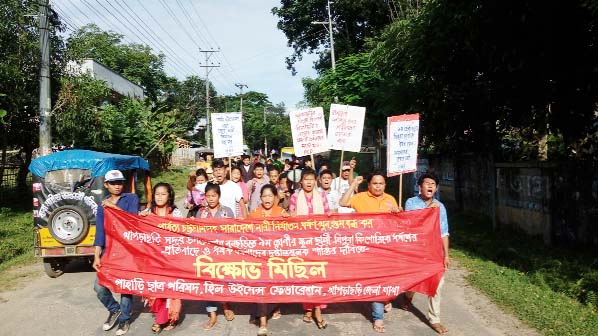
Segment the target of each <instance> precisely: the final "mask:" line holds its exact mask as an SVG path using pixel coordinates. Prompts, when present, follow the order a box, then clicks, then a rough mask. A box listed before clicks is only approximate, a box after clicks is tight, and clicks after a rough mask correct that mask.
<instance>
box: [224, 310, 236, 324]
mask: <svg viewBox="0 0 598 336" xmlns="http://www.w3.org/2000/svg"><path fill="white" fill-rule="evenodd" d="M224 318H225V319H226V320H227V321H229V322H230V321H232V320H234V319H235V312H234V311H232V310H230V309H225V310H224Z"/></svg>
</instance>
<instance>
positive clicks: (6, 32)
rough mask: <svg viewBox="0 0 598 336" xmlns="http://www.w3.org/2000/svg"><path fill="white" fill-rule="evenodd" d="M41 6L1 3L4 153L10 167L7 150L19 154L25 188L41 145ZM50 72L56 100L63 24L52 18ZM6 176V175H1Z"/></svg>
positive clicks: (0, 138) (11, 0)
mask: <svg viewBox="0 0 598 336" xmlns="http://www.w3.org/2000/svg"><path fill="white" fill-rule="evenodd" d="M38 10H39V3H38V2H36V1H28V0H22V1H21V0H19V1H17V0H6V1H2V2H1V3H0V45H1V46H2V48H0V92H2V93H4V94H5V96H4V97H2V98H0V109H2V110H5V111H6V114H5V116H4V118H3V122H2V123H0V147H1V148H0V150H1V151H2V159H1V160H2V162H1V163H0V165H2V166H4V164H5V163H6V159H7V157H6V151H7V149H16V150H19V151H20V153H22V155H19V156H17V157H16V158H17V159H18V160H19V161H20V166H21V167H20V170H19V175H18V183H19V186H20V187H21V188H25V187H26V186H25V181H26V176H27V174H28V166H29V162H30V161H31V156H32V151H33V149H34V148H36V147H37V141H38V122H39V121H38V115H39V112H38V106H39V63H40V57H41V56H40V55H41V53H40V47H39V31H38V23H37V19H36V18H35V15H36V14H37V13H38ZM50 23H51V26H50V43H51V46H50V52H51V53H50V60H51V64H50V72H51V78H52V79H53V81H52V83H51V88H52V97H53V98H54V97H55V95H56V93H57V91H58V90H57V88H58V87H59V86H58V85H57V81H56V78H58V77H59V74H60V72H61V69H62V64H63V52H64V47H63V44H62V41H61V40H60V38H59V36H58V35H57V33H58V29H59V28H60V22H59V21H58V19H57V18H56V17H55V16H51V17H50ZM0 175H2V172H0Z"/></svg>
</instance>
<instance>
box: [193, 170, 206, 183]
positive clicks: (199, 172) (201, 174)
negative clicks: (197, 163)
mask: <svg viewBox="0 0 598 336" xmlns="http://www.w3.org/2000/svg"><path fill="white" fill-rule="evenodd" d="M197 176H203V177H204V178H205V179H206V181H207V180H208V173H206V170H205V169H203V168H199V169H198V170H196V171H195V177H197Z"/></svg>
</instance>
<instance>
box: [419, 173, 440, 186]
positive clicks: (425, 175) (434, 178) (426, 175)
mask: <svg viewBox="0 0 598 336" xmlns="http://www.w3.org/2000/svg"><path fill="white" fill-rule="evenodd" d="M427 178H429V179H432V180H434V182H436V185H438V177H436V175H434V174H432V173H428V172H425V173H423V174H421V176H420V177H418V178H417V185H418V186H421V185H422V184H423V183H424V180H425V179H427Z"/></svg>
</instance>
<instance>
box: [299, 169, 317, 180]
mask: <svg viewBox="0 0 598 336" xmlns="http://www.w3.org/2000/svg"><path fill="white" fill-rule="evenodd" d="M308 175H312V176H313V177H314V178H317V177H318V175H317V174H316V171H315V170H313V169H311V168H303V170H302V171H301V181H303V178H304V177H305V176H308Z"/></svg>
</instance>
